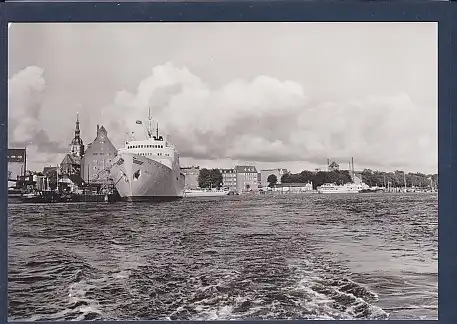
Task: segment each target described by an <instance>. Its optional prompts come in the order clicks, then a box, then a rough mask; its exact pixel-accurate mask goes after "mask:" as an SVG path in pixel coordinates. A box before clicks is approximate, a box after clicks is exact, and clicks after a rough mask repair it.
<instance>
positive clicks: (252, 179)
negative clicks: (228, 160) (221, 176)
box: [235, 165, 259, 192]
mask: <svg viewBox="0 0 457 324" xmlns="http://www.w3.org/2000/svg"><path fill="white" fill-rule="evenodd" d="M235 172H236V191H237V192H243V191H255V190H258V189H259V183H258V181H257V169H256V168H255V166H250V165H237V166H236V167H235Z"/></svg>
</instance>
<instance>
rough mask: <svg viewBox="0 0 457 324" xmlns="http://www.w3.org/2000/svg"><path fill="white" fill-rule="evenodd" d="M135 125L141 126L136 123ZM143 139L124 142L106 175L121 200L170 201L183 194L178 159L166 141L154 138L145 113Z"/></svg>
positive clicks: (173, 149)
mask: <svg viewBox="0 0 457 324" xmlns="http://www.w3.org/2000/svg"><path fill="white" fill-rule="evenodd" d="M136 123H137V124H141V125H142V124H143V123H142V122H141V121H137V122H136ZM147 123H148V125H147V138H146V140H142V141H136V140H132V141H126V142H125V147H124V148H121V149H119V151H118V155H117V156H116V158H115V160H114V161H113V165H112V166H111V169H110V174H111V176H112V177H113V179H114V181H115V186H116V189H117V191H118V192H119V195H120V196H121V198H122V199H123V200H127V201H143V200H173V199H178V198H182V197H183V194H184V178H185V177H184V174H182V173H181V168H180V165H179V155H178V152H177V151H176V149H175V147H174V146H173V145H172V144H171V143H170V141H168V140H164V138H163V137H162V136H160V135H159V128H158V125H157V127H156V132H155V134H154V132H153V129H152V120H151V113H150V112H149V116H148V122H147Z"/></svg>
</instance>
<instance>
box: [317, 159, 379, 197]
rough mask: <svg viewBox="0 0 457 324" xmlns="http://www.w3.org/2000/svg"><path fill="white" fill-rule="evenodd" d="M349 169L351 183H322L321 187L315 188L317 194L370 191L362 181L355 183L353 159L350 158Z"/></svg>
mask: <svg viewBox="0 0 457 324" xmlns="http://www.w3.org/2000/svg"><path fill="white" fill-rule="evenodd" d="M350 168H351V169H352V170H351V171H352V175H351V178H352V182H349V183H346V184H342V185H337V184H335V183H324V184H323V185H322V186H319V187H317V192H318V193H325V194H329V193H336V194H338V193H361V192H366V191H369V190H370V186H368V185H367V184H365V183H363V182H362V179H359V180H358V183H355V182H354V181H355V179H356V177H355V172H354V158H352V162H350Z"/></svg>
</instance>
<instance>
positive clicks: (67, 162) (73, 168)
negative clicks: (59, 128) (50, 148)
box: [60, 114, 84, 175]
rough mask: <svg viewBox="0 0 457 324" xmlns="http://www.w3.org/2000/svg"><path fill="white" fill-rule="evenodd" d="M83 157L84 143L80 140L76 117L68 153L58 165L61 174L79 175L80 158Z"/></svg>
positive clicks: (77, 118)
mask: <svg viewBox="0 0 457 324" xmlns="http://www.w3.org/2000/svg"><path fill="white" fill-rule="evenodd" d="M83 155H84V143H83V140H82V139H81V131H80V129H79V116H78V114H77V115H76V127H75V136H74V137H73V140H72V141H71V143H70V147H69V150H68V153H67V154H66V155H65V156H64V158H63V160H62V162H61V163H60V173H61V174H67V175H69V174H71V175H74V174H76V175H80V174H81V158H82V157H83Z"/></svg>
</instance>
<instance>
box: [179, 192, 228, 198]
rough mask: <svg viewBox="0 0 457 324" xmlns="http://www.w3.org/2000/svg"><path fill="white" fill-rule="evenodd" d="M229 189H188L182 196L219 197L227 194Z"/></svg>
mask: <svg viewBox="0 0 457 324" xmlns="http://www.w3.org/2000/svg"><path fill="white" fill-rule="evenodd" d="M228 194H229V191H198V190H188V191H185V192H184V197H219V196H228Z"/></svg>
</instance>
